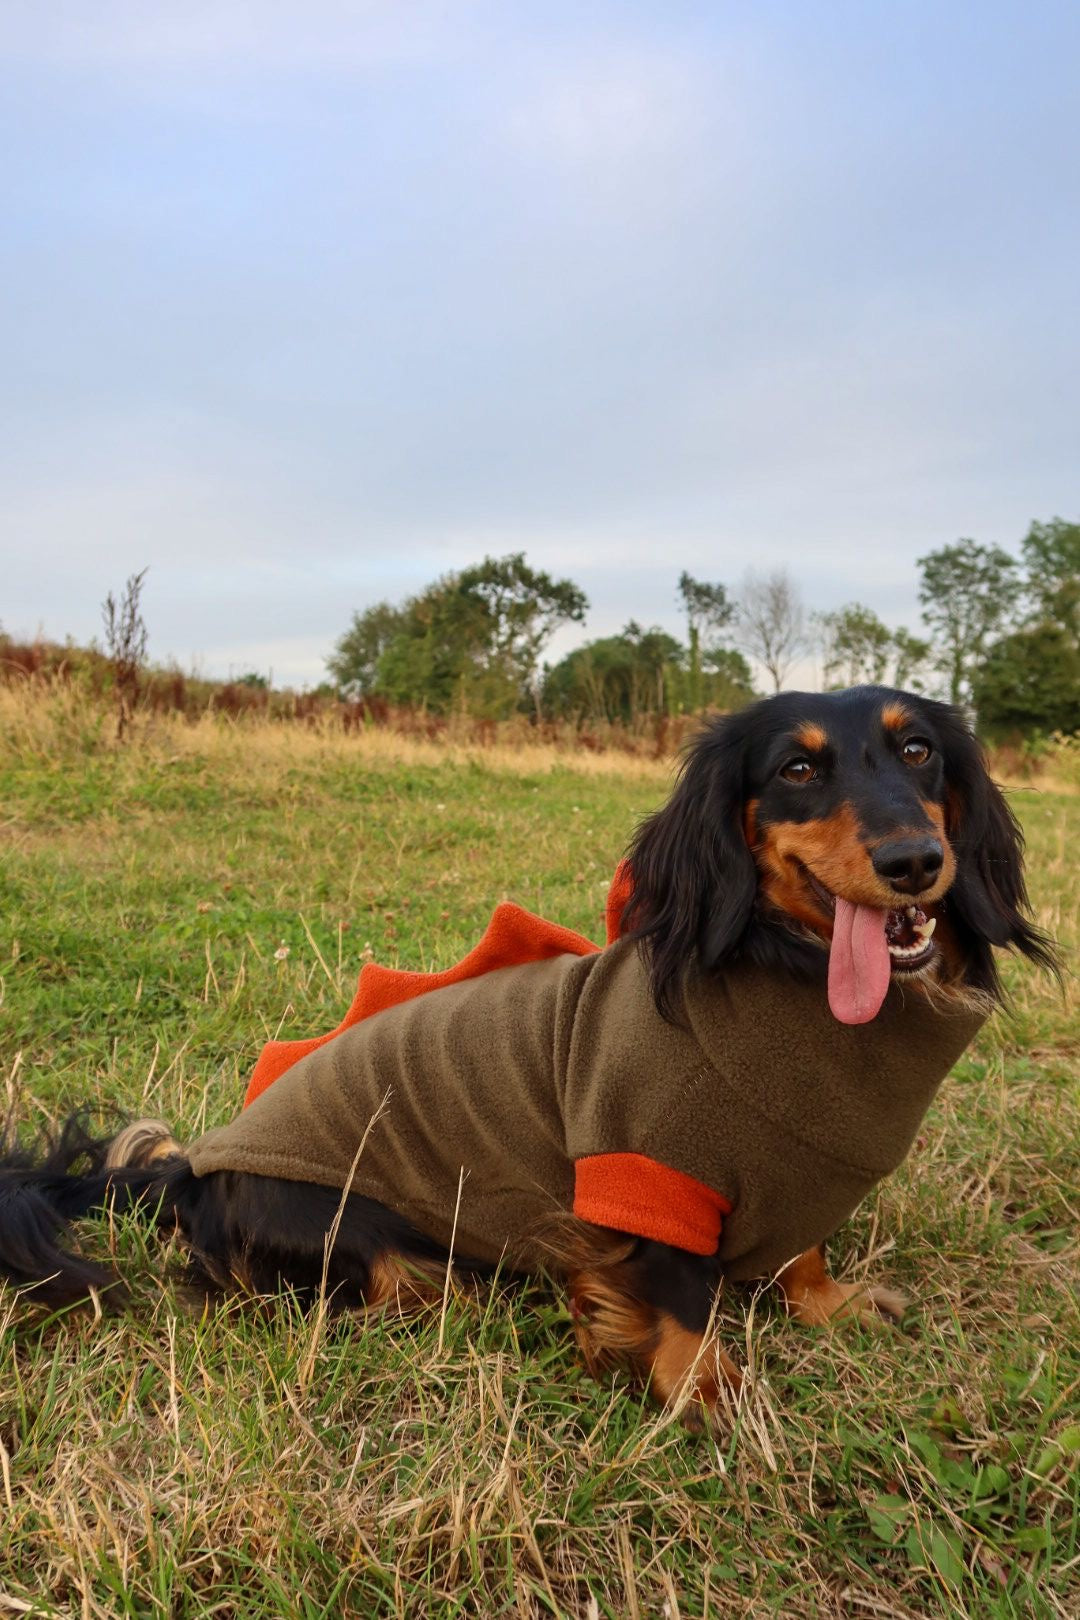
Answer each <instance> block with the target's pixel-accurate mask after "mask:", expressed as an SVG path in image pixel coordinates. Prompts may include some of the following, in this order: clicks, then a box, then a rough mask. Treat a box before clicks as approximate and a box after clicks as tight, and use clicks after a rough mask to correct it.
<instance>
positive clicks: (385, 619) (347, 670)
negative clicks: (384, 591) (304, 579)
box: [326, 602, 404, 697]
mask: <svg viewBox="0 0 1080 1620" xmlns="http://www.w3.org/2000/svg"><path fill="white" fill-rule="evenodd" d="M403 625H404V615H403V613H402V610H401V609H400V608H396V607H391V605H390V603H389V602H376V603H375V604H374V605H373V606H372V607H369V608H365V609H364V611H363V613H354V614H353V618H352V623H351V624H350V626H349V628H348V629H347V630H346V632H345V634H344V635H343V636H342V637H341V639H340V641H338V643H337V645H336V647H335V648H334V651H333V652H332V653H331V654H330V657H329V658H328V659H327V660H326V667H327V669H328V670H329V671H330V674H331V675H332V676H333V678H334V680H335V681H336V683H337V685H338V686H339V687H340V688H341V689H342V691H344V692H348V693H349V694H350V695H353V696H356V697H365V696H367V695H368V694H369V693H371V692H374V690H375V687H376V684H377V681H378V669H379V660H380V659H381V658H382V656H383V654H384V653H385V651H386V649H387V648H388V647H389V645H390V643H391V642H392V641H393V639H394V637H395V636H396V635H398V634H400V632H401V630H402V628H403Z"/></svg>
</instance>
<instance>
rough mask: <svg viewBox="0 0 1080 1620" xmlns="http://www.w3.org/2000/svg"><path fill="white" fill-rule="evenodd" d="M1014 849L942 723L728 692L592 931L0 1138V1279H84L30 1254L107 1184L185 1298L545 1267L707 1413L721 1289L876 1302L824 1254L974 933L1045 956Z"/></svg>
mask: <svg viewBox="0 0 1080 1620" xmlns="http://www.w3.org/2000/svg"><path fill="white" fill-rule="evenodd" d="M1021 851H1022V840H1021V834H1020V831H1019V828H1018V826H1017V823H1016V821H1015V820H1014V818H1013V816H1012V814H1011V812H1010V810H1009V809H1008V807H1007V805H1006V803H1005V800H1004V798H1003V796H1002V794H1001V792H1000V790H999V789H998V788H997V787H996V786H995V785H994V784H993V783H992V782H991V780H990V778H989V776H988V775H987V771H986V767H985V763H984V760H983V757H982V753H981V750H980V749H979V746H978V744H977V743H976V741H975V740H974V738H973V737H972V735H971V733H970V731H969V729H968V727H967V725H966V724H965V722H964V720H963V718H962V716H961V715H960V714H959V713H958V711H957V710H955V709H953V708H951V707H948V706H947V705H944V704H941V703H936V702H932V701H929V700H927V699H925V698H920V697H915V696H912V695H909V694H907V693H901V692H896V691H891V690H887V689H885V688H881V687H858V688H855V689H853V690H851V691H847V692H841V693H836V694H828V695H824V696H818V695H809V694H805V693H787V694H783V695H781V696H778V697H774V698H769V699H767V700H766V701H764V702H760V703H756V704H754V705H753V706H751V707H749V708H747V709H744V710H742V711H741V712H739V713H736V714H733V715H729V716H726V717H724V718H722V719H720V720H717V721H715V722H713V723H712V724H710V725H709V726H707V727H706V729H705V730H704V731H703V732H702V733H701V735H700V736H699V737H698V739H697V740H696V741H695V742H694V744H693V745H692V747H691V749H690V751H689V754H688V757H687V759H686V761H685V763H684V765H683V769H682V772H681V774H680V777H679V781H678V784H677V786H676V788H675V790H674V792H673V794H672V796H671V798H670V799H669V800H668V802H667V803H666V804H665V805H664V807H663V808H662V809H660V810H659V811H657V812H656V814H654V815H653V816H652V817H651V818H650V819H649V820H647V821H646V822H645V823H644V824H643V825H642V826H641V828H640V829H639V831H638V833H637V836H636V838H635V840H634V842H633V845H632V848H631V851H630V855H629V868H628V870H629V877H630V887H629V889H628V894H629V898H628V901H627V904H626V908H625V911H624V914H623V937H622V938H621V939H619V940H618V941H617V942H616V943H614V944H613V945H611V946H609V948H608V949H607V950H605V951H602V952H599V953H597V954H595V955H589V956H558V957H555V958H554V959H552V960H548V961H543V962H537V963H529V964H526V965H524V966H519V967H513V968H506V969H502V970H500V971H498V972H492V973H487V974H484V975H482V976H481V977H480V978H478V979H475V980H473V981H471V982H469V983H467V984H462V985H456V986H453V987H448V988H444V989H440V990H437V991H433V992H432V993H430V994H427V995H422V996H419V997H418V998H417V999H416V1000H414V1001H411V1002H409V1003H407V1004H406V1005H404V1006H401V1007H396V1008H392V1009H390V1010H388V1011H385V1012H382V1013H380V1014H378V1016H376V1017H373V1018H370V1019H368V1020H367V1021H366V1022H364V1023H362V1024H359V1025H357V1026H355V1027H354V1028H353V1029H350V1030H348V1031H347V1032H345V1033H344V1034H341V1035H339V1036H337V1037H336V1038H335V1039H334V1040H332V1041H331V1042H330V1043H329V1044H328V1045H326V1046H324V1047H322V1048H321V1049H320V1050H319V1051H318V1052H313V1053H311V1055H310V1056H307V1057H305V1058H303V1060H302V1061H301V1062H299V1063H297V1064H295V1065H294V1066H293V1067H292V1068H290V1069H289V1070H288V1071H287V1072H286V1074H284V1075H283V1076H282V1078H281V1079H279V1080H277V1081H276V1082H275V1083H274V1085H272V1086H271V1087H270V1088H269V1090H268V1091H267V1092H266V1093H265V1094H264V1096H262V1097H260V1098H259V1099H258V1101H257V1102H255V1103H254V1104H253V1105H252V1107H250V1108H249V1109H246V1110H245V1111H244V1112H243V1113H242V1114H241V1115H239V1116H238V1117H237V1119H236V1120H234V1121H233V1123H232V1124H231V1125H227V1126H224V1127H222V1128H221V1129H220V1130H218V1131H212V1132H210V1133H209V1134H208V1135H207V1136H206V1137H204V1138H202V1139H201V1141H200V1142H198V1143H195V1144H192V1145H191V1146H190V1147H188V1148H186V1149H184V1148H181V1147H180V1146H179V1145H178V1144H177V1143H176V1142H175V1141H174V1140H173V1139H172V1137H171V1135H170V1133H169V1131H168V1128H167V1127H166V1126H164V1125H162V1124H160V1122H153V1121H150V1122H148V1121H140V1122H137V1123H136V1124H134V1125H131V1126H128V1127H126V1128H125V1129H124V1130H122V1131H121V1132H120V1133H119V1135H117V1136H114V1137H113V1138H112V1139H111V1140H108V1141H94V1140H91V1139H90V1138H89V1137H87V1135H86V1134H85V1132H84V1131H83V1130H82V1128H81V1126H80V1124H79V1123H78V1121H77V1120H75V1121H70V1122H69V1123H68V1125H67V1126H66V1127H65V1129H64V1131H63V1132H62V1133H61V1136H60V1138H59V1140H58V1141H57V1142H56V1143H55V1145H54V1146H53V1147H52V1148H51V1149H49V1150H48V1151H47V1152H46V1154H45V1156H44V1157H43V1158H41V1159H39V1160H38V1161H37V1162H35V1161H34V1160H33V1158H32V1156H31V1155H29V1154H22V1153H20V1152H18V1151H11V1152H9V1153H8V1154H7V1156H6V1158H5V1159H4V1160H3V1168H0V1276H3V1277H5V1278H6V1279H8V1281H10V1282H12V1283H14V1284H16V1285H29V1286H28V1292H27V1298H28V1299H29V1300H31V1301H35V1302H39V1303H41V1304H44V1305H47V1306H56V1305H62V1304H66V1303H69V1302H72V1301H74V1300H76V1299H78V1298H82V1297H85V1296H86V1295H87V1293H88V1292H89V1291H90V1290H92V1289H100V1288H108V1287H113V1288H115V1287H116V1286H117V1284H116V1279H115V1277H114V1276H113V1274H112V1273H111V1272H109V1271H107V1270H106V1269H105V1268H103V1267H100V1266H98V1265H96V1264H94V1263H92V1262H90V1261H89V1260H87V1259H85V1258H82V1257H81V1256H79V1255H77V1254H74V1253H72V1252H69V1250H68V1249H67V1248H65V1247H64V1243H63V1240H64V1235H65V1232H66V1228H67V1224H68V1222H70V1221H72V1220H74V1219H77V1218H78V1217H81V1216H84V1215H85V1214H87V1213H88V1212H89V1211H91V1210H93V1209H95V1208H101V1207H103V1206H106V1205H109V1204H115V1205H116V1206H117V1207H118V1208H131V1207H134V1208H137V1209H139V1210H141V1211H143V1212H145V1213H146V1214H147V1215H148V1216H149V1217H150V1218H151V1219H153V1220H155V1221H156V1222H157V1223H158V1224H159V1226H160V1227H162V1228H164V1229H167V1230H171V1231H175V1232H177V1233H178V1234H179V1236H180V1238H181V1240H182V1242H183V1245H184V1247H185V1249H186V1251H187V1254H188V1256H189V1264H190V1266H191V1267H192V1269H193V1272H194V1274H195V1276H196V1277H197V1279H198V1280H199V1281H200V1282H202V1283H204V1284H206V1285H212V1286H218V1287H230V1286H231V1287H235V1286H238V1285H239V1286H242V1287H243V1288H245V1289H247V1290H250V1291H253V1292H255V1293H259V1294H263V1293H271V1292H273V1291H275V1290H277V1289H280V1288H281V1287H283V1286H284V1287H287V1288H289V1289H291V1290H293V1291H294V1292H295V1293H296V1294H298V1295H299V1296H300V1297H301V1298H307V1299H313V1298H316V1297H318V1296H319V1295H320V1293H321V1292H325V1294H326V1295H328V1296H329V1297H330V1300H331V1302H332V1304H334V1305H336V1306H342V1307H362V1308H366V1309H373V1308H382V1307H386V1306H388V1305H390V1304H392V1303H394V1302H395V1301H396V1302H397V1303H398V1304H401V1303H402V1302H403V1301H404V1300H406V1299H408V1298H415V1297H417V1296H418V1295H422V1294H423V1291H424V1287H425V1283H427V1284H428V1285H430V1284H431V1283H432V1282H433V1281H434V1279H436V1278H437V1279H439V1280H440V1283H441V1279H442V1277H443V1275H444V1273H445V1268H446V1267H447V1265H449V1264H450V1263H451V1252H452V1263H453V1264H454V1265H456V1266H458V1267H459V1268H461V1269H463V1270H468V1269H470V1268H472V1269H483V1268H484V1267H488V1266H490V1265H491V1264H492V1263H494V1262H498V1261H499V1260H500V1258H502V1259H503V1260H505V1261H506V1263H508V1264H509V1265H510V1266H511V1267H512V1268H520V1269H530V1268H532V1267H535V1266H541V1265H542V1266H544V1267H545V1268H546V1269H547V1270H548V1271H549V1272H550V1271H553V1272H554V1273H555V1274H556V1275H558V1276H559V1277H560V1278H561V1279H562V1280H563V1281H564V1282H565V1284H566V1286H567V1287H568V1290H569V1294H570V1298H571V1305H572V1313H573V1317H574V1322H575V1330H576V1333H577V1336H578V1339H579V1342H580V1344H581V1346H582V1348H583V1350H584V1353H585V1356H586V1359H587V1361H588V1363H589V1365H590V1366H592V1367H594V1368H596V1367H606V1366H609V1365H616V1364H618V1365H622V1366H624V1367H628V1368H629V1369H630V1370H631V1371H632V1372H633V1373H635V1374H636V1375H637V1376H638V1377H639V1378H641V1379H642V1380H644V1381H646V1382H648V1383H649V1384H650V1385H651V1388H652V1390H653V1392H654V1393H655V1394H656V1396H657V1397H658V1398H660V1399H661V1400H667V1399H669V1398H671V1397H673V1396H674V1395H676V1394H677V1393H678V1392H680V1391H684V1390H686V1389H688V1388H689V1389H690V1390H692V1391H693V1393H694V1394H695V1395H696V1397H697V1398H698V1399H699V1400H700V1401H701V1402H703V1403H704V1404H705V1406H706V1407H712V1405H713V1404H714V1403H715V1402H716V1401H717V1400H718V1399H719V1397H720V1394H721V1390H722V1387H723V1386H724V1385H725V1384H727V1385H729V1386H733V1385H737V1383H738V1379H739V1374H738V1371H737V1369H736V1368H735V1366H734V1364H733V1363H732V1362H731V1360H730V1359H729V1358H728V1357H727V1356H726V1354H724V1352H723V1351H722V1350H721V1349H720V1348H719V1347H718V1346H716V1345H715V1344H714V1343H713V1342H712V1340H711V1338H710V1336H709V1332H708V1328H709V1322H710V1316H711V1311H712V1307H713V1304H714V1300H715V1297H716V1294H717V1291H718V1289H719V1287H720V1285H721V1283H722V1281H723V1280H724V1279H725V1278H727V1279H729V1280H732V1281H741V1280H749V1279H753V1278H765V1279H770V1280H772V1281H776V1282H778V1283H779V1286H780V1288H781V1290H782V1293H783V1296H784V1299H785V1301H786V1304H787V1307H788V1309H789V1311H790V1312H791V1314H792V1315H794V1316H795V1317H796V1318H797V1319H799V1320H800V1321H803V1322H806V1323H811V1324H820V1323H824V1322H826V1321H828V1320H829V1319H830V1318H832V1317H834V1316H837V1315H859V1314H863V1313H872V1312H874V1311H875V1310H886V1311H888V1310H889V1308H890V1306H893V1307H895V1306H896V1300H897V1296H893V1295H890V1294H889V1293H888V1291H887V1290H882V1289H872V1288H858V1287H855V1286H851V1285H849V1286H842V1285H840V1284H838V1283H836V1282H834V1281H833V1280H832V1279H831V1278H830V1277H829V1275H828V1273H827V1271H826V1269H825V1264H824V1258H823V1245H824V1241H825V1239H826V1238H827V1237H828V1236H830V1234H831V1233H832V1232H833V1231H834V1230H835V1229H836V1228H837V1226H838V1225H839V1224H840V1223H841V1222H842V1221H843V1220H845V1219H846V1218H847V1217H848V1215H849V1214H850V1213H851V1211H852V1210H853V1209H854V1208H855V1206H856V1205H857V1204H858V1203H859V1201H860V1200H861V1198H862V1197H864V1196H865V1194H866V1193H867V1191H869V1189H870V1188H872V1187H873V1186H874V1185H875V1183H876V1182H877V1181H878V1180H879V1179H880V1178H881V1176H882V1175H884V1174H886V1173H888V1171H889V1170H891V1169H892V1168H894V1167H895V1166H896V1165H897V1164H898V1163H899V1162H900V1161H901V1160H902V1158H903V1157H904V1155H905V1154H906V1152H907V1150H908V1148H909V1147H910V1145H911V1142H912V1140H913V1138H914V1135H915V1132H916V1130H917V1127H918V1123H919V1120H920V1119H921V1117H922V1115H923V1113H924V1111H925V1109H926V1108H927V1107H928V1106H929V1103H930V1101H931V1099H932V1097H933V1095H934V1092H935V1090H936V1087H937V1085H938V1084H939V1082H940V1081H941V1080H942V1079H943V1078H944V1076H945V1074H946V1073H947V1072H948V1069H949V1068H950V1067H951V1065H952V1063H953V1062H954V1061H955V1059H956V1057H957V1056H958V1055H959V1053H960V1052H961V1051H962V1050H963V1048H964V1047H965V1045H966V1044H967V1043H968V1041H969V1040H970V1039H971V1037H972V1035H973V1034H974V1032H975V1030H976V1029H977V1027H978V1024H979V1022H980V1021H981V1019H982V1018H983V1017H984V1016H985V1015H986V1012H987V1011H988V1010H989V1009H990V1008H991V1007H992V1006H993V1004H994V1003H995V1002H997V1001H998V1000H1000V998H1001V986H1000V983H999V979H998V974H997V968H996V966H995V962H994V947H1012V948H1014V949H1016V950H1018V951H1020V952H1022V953H1023V954H1024V955H1025V956H1027V957H1029V958H1031V959H1032V960H1034V961H1035V962H1037V963H1039V964H1041V965H1042V966H1044V967H1048V968H1050V969H1051V970H1052V971H1054V970H1056V956H1055V950H1054V946H1053V944H1052V943H1051V941H1050V940H1049V939H1048V938H1047V936H1045V935H1044V934H1042V933H1041V932H1040V931H1039V930H1038V929H1036V928H1035V927H1033V926H1032V924H1031V923H1030V921H1028V920H1027V917H1026V916H1025V912H1027V911H1028V910H1029V907H1028V901H1027V895H1026V892H1025V887H1024V877H1023V869H1022V861H1021ZM80 1161H82V1163H83V1164H84V1166H85V1165H86V1163H87V1161H88V1166H89V1167H88V1168H84V1170H83V1173H82V1174H75V1173H73V1172H74V1170H75V1168H76V1167H77V1166H78V1164H79V1163H80ZM553 1234H554V1236H553Z"/></svg>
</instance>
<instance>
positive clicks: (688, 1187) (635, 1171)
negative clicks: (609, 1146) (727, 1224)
mask: <svg viewBox="0 0 1080 1620" xmlns="http://www.w3.org/2000/svg"><path fill="white" fill-rule="evenodd" d="M731 1210H732V1205H731V1203H730V1202H729V1200H728V1199H726V1198H724V1197H723V1196H722V1195H721V1194H720V1193H718V1192H714V1191H713V1189H712V1188H711V1187H706V1186H705V1184H704V1183H703V1182H701V1181H695V1180H694V1178H693V1176H687V1175H684V1174H683V1172H682V1171H681V1170H672V1169H670V1167H669V1166H668V1165H666V1164H658V1163H657V1161H656V1160H655V1159H649V1158H647V1157H646V1156H645V1155H644V1154H643V1153H592V1154H589V1155H588V1157H586V1158H584V1159H578V1160H577V1162H576V1163H575V1165H574V1214H575V1215H580V1217H581V1219H582V1220H583V1221H591V1222H592V1223H593V1225H594V1226H609V1227H611V1228H612V1229H613V1230H614V1231H616V1232H629V1233H631V1234H632V1235H633V1236H634V1237H643V1238H652V1239H653V1240H654V1241H655V1242H657V1243H670V1244H671V1246H672V1248H674V1249H686V1250H688V1251H689V1253H690V1254H715V1253H716V1246H717V1244H718V1243H719V1241H720V1231H721V1228H722V1226H723V1217H724V1216H725V1215H730V1214H731Z"/></svg>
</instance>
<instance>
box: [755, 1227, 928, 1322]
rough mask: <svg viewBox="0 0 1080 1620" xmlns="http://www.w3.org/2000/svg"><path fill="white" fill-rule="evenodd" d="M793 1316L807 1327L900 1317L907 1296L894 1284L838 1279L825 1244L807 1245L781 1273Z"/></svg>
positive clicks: (897, 1318)
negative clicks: (829, 1264)
mask: <svg viewBox="0 0 1080 1620" xmlns="http://www.w3.org/2000/svg"><path fill="white" fill-rule="evenodd" d="M776 1280H777V1282H778V1283H779V1285H780V1289H781V1291H782V1293H783V1295H784V1304H785V1305H786V1306H787V1312H788V1315H789V1316H792V1317H794V1318H795V1320H796V1322H802V1323H803V1324H804V1326H806V1327H824V1326H825V1325H826V1324H827V1323H831V1322H837V1321H842V1320H845V1319H846V1320H847V1321H851V1320H853V1319H855V1320H861V1321H877V1320H880V1319H881V1317H883V1316H884V1317H888V1318H890V1319H892V1320H893V1321H897V1322H898V1321H899V1320H900V1318H901V1317H902V1316H903V1314H904V1311H905V1310H906V1309H907V1303H908V1302H907V1299H906V1298H905V1296H904V1295H903V1294H900V1293H897V1291H896V1290H895V1289H892V1288H881V1287H874V1286H871V1285H870V1284H868V1283H838V1282H836V1281H835V1280H834V1279H833V1278H832V1277H830V1276H829V1273H828V1270H827V1269H826V1266H825V1246H824V1244H821V1245H819V1246H818V1247H817V1248H816V1249H807V1251H806V1253H805V1254H800V1256H799V1258H798V1259H797V1260H793V1261H792V1262H791V1264H790V1265H789V1266H785V1268H784V1270H783V1271H782V1272H781V1273H780V1275H779V1276H778V1277H777V1279H776Z"/></svg>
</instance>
